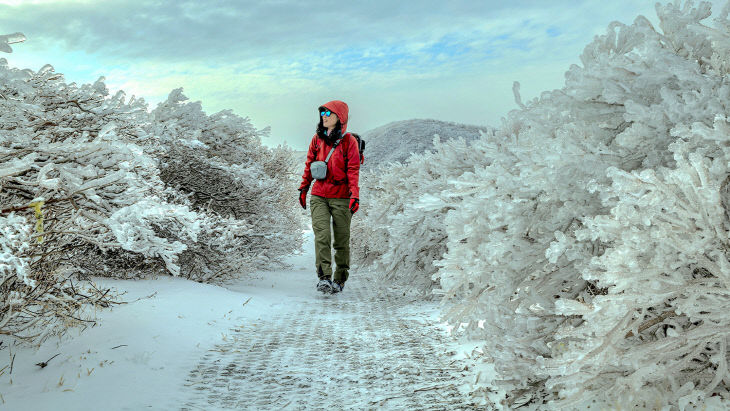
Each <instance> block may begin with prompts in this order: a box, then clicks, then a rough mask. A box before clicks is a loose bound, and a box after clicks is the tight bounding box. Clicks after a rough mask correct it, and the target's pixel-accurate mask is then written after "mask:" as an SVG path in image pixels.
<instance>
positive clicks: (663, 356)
mask: <svg viewBox="0 0 730 411" xmlns="http://www.w3.org/2000/svg"><path fill="white" fill-rule="evenodd" d="M728 10H730V9H729V8H728V6H726V8H725V9H724V10H723V11H722V12H721V13H720V15H719V17H718V18H716V19H714V20H713V22H714V23H713V24H712V27H710V26H708V25H706V24H705V21H706V20H707V18H708V17H709V16H710V4H709V3H706V2H702V3H699V4H696V3H694V2H686V3H684V4H679V3H677V4H669V5H658V6H657V14H658V16H659V19H660V21H661V24H660V28H659V30H657V29H656V28H655V27H653V26H652V25H651V23H650V22H649V21H648V20H647V19H645V18H643V17H639V18H637V19H636V20H635V21H634V23H633V24H631V25H624V24H621V23H612V24H611V25H610V26H609V29H608V31H607V33H606V34H605V35H603V36H599V37H597V38H596V39H595V40H594V41H593V42H592V43H591V44H589V45H588V46H587V47H586V49H585V51H584V53H583V55H582V56H581V62H582V66H577V65H575V66H572V67H571V68H570V70H569V71H568V72H567V73H566V84H565V87H563V88H562V89H560V90H555V91H552V92H546V93H543V94H542V95H541V96H540V98H539V99H535V100H533V101H531V102H528V103H527V104H525V105H522V109H521V110H517V111H513V112H511V113H510V114H509V116H508V117H507V118H506V119H505V120H504V121H503V124H502V126H501V127H500V129H499V130H497V131H496V132H495V133H493V134H489V133H488V134H485V135H484V136H483V138H482V139H481V140H479V141H475V142H473V143H471V147H472V149H474V150H479V151H480V152H482V153H483V156H480V157H479V158H476V159H472V160H469V161H471V164H469V165H468V166H467V165H464V164H461V165H459V167H461V168H462V169H463V170H465V172H463V174H461V175H460V176H456V177H451V178H449V179H448V181H447V183H448V184H447V185H448V187H447V188H446V189H445V190H444V191H442V192H441V193H439V194H438V195H436V197H437V199H438V201H436V200H434V202H433V203H432V204H431V206H430V209H431V210H436V213H437V214H438V213H442V212H443V211H442V210H448V211H447V212H446V215H445V217H444V218H443V220H440V219H438V218H435V219H428V218H424V219H422V220H420V221H418V222H416V224H429V223H430V224H439V222H440V221H443V226H442V227H416V226H411V227H410V231H409V229H406V228H403V229H400V233H412V232H416V230H418V232H421V233H428V232H432V231H435V230H442V231H443V232H444V233H445V236H446V252H445V253H444V255H443V258H442V259H441V260H440V261H437V262H436V265H437V266H438V267H439V269H438V272H437V273H436V274H435V276H434V278H435V279H437V280H438V281H439V282H440V286H441V288H440V290H438V291H439V293H441V294H443V295H444V302H445V304H446V305H447V311H446V316H447V318H448V319H449V320H450V321H451V322H453V323H455V324H460V323H468V325H467V326H466V327H465V334H466V335H467V336H469V337H471V338H477V339H480V340H482V341H484V347H483V351H484V353H485V357H488V358H489V360H490V361H492V362H493V369H494V374H493V375H480V376H478V377H477V378H476V381H477V383H476V384H475V386H474V391H475V393H477V392H480V393H483V394H484V398H485V399H486V400H487V401H490V402H492V403H493V404H494V405H497V406H499V407H509V408H514V407H517V406H523V405H526V406H527V407H528V408H533V409H535V408H540V409H542V408H555V409H569V408H577V409H585V408H586V407H588V406H591V407H592V408H605V407H615V408H619V409H628V408H635V407H638V408H647V409H662V408H664V407H669V408H666V409H670V408H672V407H673V408H679V409H693V408H702V407H708V408H713V407H716V408H727V407H728V405H729V404H728V399H729V398H730V392H729V391H728V388H729V385H728V382H727V381H730V375H728V368H727V356H728V350H727V332H728V331H727V330H728V329H730V328H728V321H730V317H729V316H728V312H730V311H729V308H730V300H729V299H728V296H729V295H730V288H729V283H728V275H729V274H730V271H728V270H730V264H728V258H729V257H730V255H729V251H728V250H730V247H729V244H728V234H729V233H730V220H728V215H729V214H730V210H729V209H728V205H729V204H730V197H728V194H729V193H728V184H729V183H728V181H730V179H729V178H728V175H729V173H728V170H727V168H728V162H729V161H730V156H728V154H729V153H728V148H729V147H730V133H729V131H730V124H729V123H728V120H727V119H728V117H730V116H729V114H728V111H730V109H729V108H728V103H727V102H728V101H730V98H729V97H730V77H728V68H729V67H730V66H728V57H730V55H729V53H730V21H729V20H728V18H727V17H728ZM518 92H519V90H518V89H517V90H516V97H517V98H516V100H517V101H518V104H521V103H519V101H520V99H519V95H518ZM449 160H450V161H447V160H444V161H442V162H439V159H438V158H434V159H433V161H435V162H437V163H436V164H435V165H434V167H433V170H446V169H448V168H449V167H453V159H449ZM399 171H400V170H398V169H394V172H399ZM409 171H410V170H409ZM447 173H449V174H450V173H451V172H450V171H449V172H447ZM401 178H407V176H401ZM384 180H393V181H396V180H397V177H393V176H388V177H384ZM433 181H438V177H432V176H431V177H429V178H419V179H416V180H414V181H412V185H411V186H410V187H408V188H407V189H406V188H404V187H402V186H397V185H391V186H389V187H386V188H385V191H386V194H384V196H385V197H386V198H398V199H400V201H402V202H404V203H406V204H403V210H404V211H403V213H405V212H406V211H405V210H408V209H409V207H416V206H417V205H418V204H419V203H420V204H423V203H424V202H425V200H426V198H423V197H422V196H424V195H425V194H426V193H430V192H431V191H432V189H433V188H434V186H433ZM419 191H420V192H421V193H422V194H421V195H420V196H414V195H413V193H417V192H419ZM371 201H373V202H375V201H377V200H376V199H373V200H371ZM398 218H399V217H397V216H395V217H393V219H398ZM411 221H415V220H411ZM405 238H409V239H410V238H413V236H412V235H411V234H408V235H403V236H402V237H401V238H400V241H401V242H402V241H403V239H405ZM428 238H429V237H428V236H423V237H421V238H418V239H415V241H416V242H417V243H418V242H423V243H426V239H428ZM409 241H410V240H409ZM389 244H390V245H389V247H388V249H387V250H381V251H380V254H382V255H387V254H388V253H389V252H393V250H396V248H395V247H394V246H393V245H394V244H395V242H393V241H391V242H390V243H389ZM430 244H431V245H432V246H431V249H432V250H438V247H440V246H442V245H438V244H436V243H435V242H430Z"/></svg>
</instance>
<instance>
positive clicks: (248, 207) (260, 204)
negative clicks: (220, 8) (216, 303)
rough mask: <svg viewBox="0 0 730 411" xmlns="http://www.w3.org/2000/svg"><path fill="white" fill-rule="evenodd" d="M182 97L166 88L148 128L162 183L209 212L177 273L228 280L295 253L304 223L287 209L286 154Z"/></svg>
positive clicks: (226, 115) (235, 121) (290, 181)
mask: <svg viewBox="0 0 730 411" xmlns="http://www.w3.org/2000/svg"><path fill="white" fill-rule="evenodd" d="M186 100H187V97H185V96H184V95H183V94H182V89H176V90H173V91H172V92H171V93H170V95H169V96H168V99H167V101H165V102H163V103H161V104H160V105H158V107H157V108H156V109H155V110H153V111H152V114H153V116H154V118H153V121H152V122H151V123H150V126H149V128H148V129H149V130H150V132H151V133H153V134H155V135H156V136H159V139H160V142H161V144H160V145H159V146H158V147H155V150H157V152H156V156H157V157H158V158H159V159H160V170H161V178H162V180H163V181H164V182H165V184H166V185H167V186H168V187H170V188H172V189H174V190H175V191H176V192H178V193H180V195H181V196H183V197H184V199H181V201H183V202H187V201H189V202H190V204H191V206H192V208H193V209H194V210H196V211H198V212H201V213H206V214H208V217H207V219H206V221H205V222H204V223H203V227H204V229H203V231H204V232H205V233H206V234H204V235H202V236H200V237H199V238H198V241H196V242H195V244H189V247H188V250H187V251H184V252H183V255H182V258H183V259H184V260H185V261H186V264H185V265H186V266H185V267H184V268H183V272H184V274H185V275H186V276H187V277H190V278H195V279H204V280H209V279H212V278H216V277H230V276H231V275H232V274H235V273H236V272H237V271H238V270H240V267H251V268H253V267H256V268H266V267H267V266H269V265H271V263H273V262H276V261H277V259H278V258H279V257H281V256H282V255H286V254H289V253H291V252H292V251H294V250H297V249H299V248H300V247H301V244H302V236H301V229H302V228H303V226H304V222H303V219H302V217H301V214H300V213H297V212H296V209H295V208H294V207H291V188H292V187H294V186H295V184H296V180H295V176H296V173H295V172H294V170H293V169H292V166H293V164H294V161H293V156H294V154H293V151H292V150H291V149H289V148H287V147H281V146H280V147H277V148H274V149H270V148H267V147H265V146H263V145H262V144H261V137H263V136H264V135H266V134H267V133H268V129H265V130H262V131H259V130H256V129H255V128H254V127H253V126H252V125H251V123H250V121H249V120H248V119H246V118H241V117H239V116H237V115H235V114H233V113H232V112H230V111H221V112H219V113H216V114H213V115H211V116H208V115H206V114H205V113H204V112H203V111H202V108H201V105H200V103H199V102H192V103H191V102H186ZM201 256H202V257H203V258H202V259H201ZM205 260H207V261H205Z"/></svg>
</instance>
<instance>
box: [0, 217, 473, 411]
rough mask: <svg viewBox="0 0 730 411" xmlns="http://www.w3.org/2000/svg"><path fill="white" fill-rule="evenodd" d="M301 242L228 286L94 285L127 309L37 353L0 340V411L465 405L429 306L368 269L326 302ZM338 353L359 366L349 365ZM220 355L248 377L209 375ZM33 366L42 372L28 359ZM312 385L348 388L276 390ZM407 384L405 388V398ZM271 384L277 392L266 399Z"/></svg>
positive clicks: (165, 280)
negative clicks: (383, 284) (398, 292)
mask: <svg viewBox="0 0 730 411" xmlns="http://www.w3.org/2000/svg"><path fill="white" fill-rule="evenodd" d="M306 235H307V242H306V245H305V248H304V250H305V251H304V252H303V253H300V254H298V255H293V256H291V257H289V259H288V261H287V262H288V264H290V267H291V268H290V269H288V270H283V271H273V272H258V273H255V274H253V275H250V276H247V277H246V278H244V279H240V280H237V281H235V282H231V283H230V284H227V285H226V286H225V287H222V286H215V285H208V284H200V283H196V282H193V281H190V280H186V279H182V278H176V277H159V278H154V279H145V280H114V279H109V278H95V279H94V281H95V282H96V283H97V284H99V285H100V286H104V287H112V288H114V289H115V290H116V292H119V293H120V294H121V297H122V299H123V300H124V301H126V302H127V303H126V304H122V305H118V306H114V307H113V308H112V309H106V310H101V311H99V312H97V313H95V314H96V316H97V317H98V322H97V325H96V326H93V327H89V328H87V329H86V330H81V329H72V330H71V332H69V333H68V334H67V335H66V336H64V337H63V338H61V339H55V340H54V339H49V340H47V341H45V342H44V343H43V345H42V346H41V347H40V348H39V349H37V350H36V349H31V348H21V347H18V346H12V347H9V348H10V349H8V347H7V344H8V343H9V341H10V340H9V339H7V338H6V337H1V338H2V341H3V342H4V344H3V347H5V349H4V350H2V351H0V356H2V357H0V358H2V359H3V363H7V364H9V363H10V360H11V358H12V357H11V355H14V356H15V359H14V362H13V370H12V374H10V372H9V368H6V369H5V370H4V372H3V373H2V375H1V376H0V394H1V395H2V401H0V408H2V409H11V410H21V409H32V410H39V411H40V410H59V409H74V410H87V409H88V410H98V409H123V410H138V409H144V408H151V409H180V408H181V407H183V408H184V409H240V408H248V407H253V408H278V406H282V405H285V404H287V403H289V404H292V401H294V403H293V404H300V405H299V406H313V407H319V406H323V405H328V404H329V405H333V406H335V404H336V402H335V401H349V403H350V404H351V405H352V406H353V407H355V408H364V407H372V406H373V405H372V404H373V402H380V403H382V406H385V407H386V408H387V407H393V406H397V405H399V404H402V405H404V406H405V405H407V404H413V405H414V406H417V407H420V406H421V405H424V404H425V402H424V401H431V402H432V401H437V402H436V403H433V404H439V401H440V403H441V404H442V406H446V405H447V404H448V406H449V407H451V408H454V407H456V408H457V409H458V408H460V407H463V406H465V405H463V404H464V400H463V399H462V398H461V396H460V394H459V393H458V391H457V388H461V387H460V384H459V380H458V378H462V379H463V378H464V376H463V374H461V373H456V372H454V371H448V368H449V367H450V368H453V367H456V366H455V365H453V364H454V361H456V360H457V359H458V358H459V357H458V355H459V354H458V353H459V350H460V348H459V347H462V345H459V346H456V345H455V343H454V342H452V341H451V340H450V339H449V338H447V332H446V329H445V327H443V326H441V325H440V324H439V322H438V319H437V313H438V306H437V304H434V303H424V302H420V301H410V303H407V302H404V301H402V300H404V299H403V298H400V299H397V298H394V297H393V296H389V295H387V294H383V293H382V292H381V291H382V290H380V289H379V288H377V287H373V285H372V284H369V283H367V278H366V277H367V276H368V274H366V273H359V272H353V273H352V274H351V279H350V281H349V282H348V284H347V285H346V289H345V292H344V293H343V294H341V295H337V296H322V295H321V294H319V293H317V292H316V291H315V289H314V283H315V280H316V279H315V276H314V274H313V272H312V270H311V268H312V265H313V263H312V261H314V256H313V235H312V233H311V231H310V232H308V233H307V234H306ZM351 284H352V285H351ZM396 297H397V296H396ZM373 302H377V304H373ZM328 324H329V325H328ZM355 327H358V328H355ZM338 333H344V334H343V335H345V334H346V335H349V336H351V337H352V339H350V340H348V342H347V344H346V345H344V343H343V345H342V346H340V345H337V344H335V342H333V341H330V340H329V338H334V336H336V335H340V334H338ZM273 340H276V341H277V342H278V345H280V346H275V344H273V343H272V341H273ZM286 341H288V345H287V343H285V342H286ZM256 347H262V349H261V350H257V349H256ZM327 347H332V354H331V355H332V356H338V355H343V356H344V357H343V359H342V361H338V363H340V364H341V365H340V366H341V367H343V368H342V369H339V368H338V365H336V364H331V363H328V362H327V361H324V362H321V363H319V364H318V363H317V361H316V360H317V355H314V356H312V355H311V353H312V351H320V350H324V351H326V350H327ZM348 347H349V348H348ZM342 349H344V350H345V351H342V352H341V350H342ZM302 350H304V351H303V353H302ZM449 350H450V351H451V355H457V357H454V358H452V359H450V361H451V365H449V366H448V367H447V366H441V365H439V366H437V365H435V364H442V363H443V361H445V360H449V356H448V355H446V354H445V353H446V352H447V351H449ZM464 350H466V349H464ZM3 351H4V352H3ZM436 353H438V354H439V355H434V354H436ZM56 354H60V355H58V356H57V357H55V358H53V359H51V360H50V361H48V359H49V358H51V357H53V356H54V355H56ZM315 354H316V353H315ZM227 356H229V357H230V356H235V358H228V357H227ZM411 356H412V357H413V358H411ZM337 358H339V357H337ZM347 358H349V359H351V361H357V362H358V364H359V365H360V366H359V367H351V364H350V363H349V362H348V360H346V359H347ZM462 358H463V356H462ZM228 360H230V365H229V367H230V366H233V365H234V364H235V365H237V366H240V367H246V366H251V367H254V366H256V367H257V370H256V372H255V373H246V372H244V370H243V369H241V370H237V372H235V373H230V372H229V373H226V371H225V370H223V369H221V370H219V369H218V368H217V367H218V365H219V364H220V365H221V366H222V365H225V364H226V363H227V361H228ZM313 360H314V363H313ZM42 361H47V362H48V366H47V367H45V368H40V367H39V366H37V365H35V364H37V363H40V362H42ZM312 364H314V365H312ZM213 371H215V372H213ZM220 378H228V379H227V380H226V384H225V385H224V386H221V385H220V384H218V382H219V380H220ZM367 378H372V381H369V382H368V381H367ZM267 379H268V381H267ZM312 379H314V380H315V381H319V383H317V384H316V385H317V386H319V385H323V386H324V385H327V384H337V385H338V386H339V385H340V384H343V383H344V384H352V385H346V386H340V387H339V388H340V390H339V391H341V392H338V393H332V392H330V393H329V394H328V393H327V392H322V390H320V389H319V388H320V387H317V386H315V387H312V388H304V389H297V388H296V387H293V388H291V389H290V388H288V387H287V386H286V384H288V383H291V384H293V383H292V381H296V384H297V387H299V386H301V385H303V384H304V385H306V384H307V382H306V381H310V384H313V383H312ZM364 379H365V381H364ZM271 380H276V382H277V384H272V381H271ZM363 382H367V383H366V384H363ZM442 385H443V386H446V387H448V388H445V389H444V390H443V391H442V392H443V393H447V394H449V393H450V394H451V395H450V396H449V399H448V400H438V398H440V397H441V395H442V393H436V392H435V390H433V391H434V392H429V390H426V389H428V388H432V387H433V386H437V387H440V386H442ZM272 386H275V387H273V388H272ZM410 386H414V387H415V388H413V389H412V390H411V389H406V390H405V391H404V387H405V388H408V387H410ZM226 387H227V388H226ZM232 387H233V388H232ZM234 388H235V389H234ZM277 388H279V389H281V390H282V393H278V392H277V393H272V392H271V391H270V390H272V389H277ZM418 389H422V390H424V391H418V392H415V390H418ZM267 390H268V391H267ZM449 390H451V391H450V392H449ZM223 391H225V393H226V395H228V396H229V397H225V396H223V394H222V393H223ZM394 391H397V392H394ZM462 391H465V390H463V389H462ZM231 392H233V394H231ZM358 392H359V393H360V394H362V395H359V394H358ZM218 394H221V395H218ZM232 395H233V397H231V396H232ZM282 395H283V397H281V398H280V396H282ZM432 397H433V398H432ZM226 398H228V399H226ZM434 398H437V399H436V400H435V399H434ZM226 401H227V402H226ZM414 401H415V402H414ZM419 401H420V402H419ZM444 401H446V402H444ZM245 404H248V405H245ZM255 404H259V405H260V406H256V405H255ZM419 404H420V405H419Z"/></svg>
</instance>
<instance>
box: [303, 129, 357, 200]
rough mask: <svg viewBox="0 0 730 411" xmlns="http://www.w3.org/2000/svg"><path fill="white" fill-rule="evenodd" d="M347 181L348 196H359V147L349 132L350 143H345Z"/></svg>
mask: <svg viewBox="0 0 730 411" xmlns="http://www.w3.org/2000/svg"><path fill="white" fill-rule="evenodd" d="M310 175H311V173H310ZM347 183H348V184H349V188H350V198H360V147H358V146H357V140H356V139H355V137H354V136H353V135H352V134H350V144H348V145H347Z"/></svg>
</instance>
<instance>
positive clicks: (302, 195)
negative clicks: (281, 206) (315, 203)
mask: <svg viewBox="0 0 730 411" xmlns="http://www.w3.org/2000/svg"><path fill="white" fill-rule="evenodd" d="M299 205H301V206H302V208H303V209H305V210H306V209H307V190H304V189H301V188H300V189H299Z"/></svg>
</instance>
